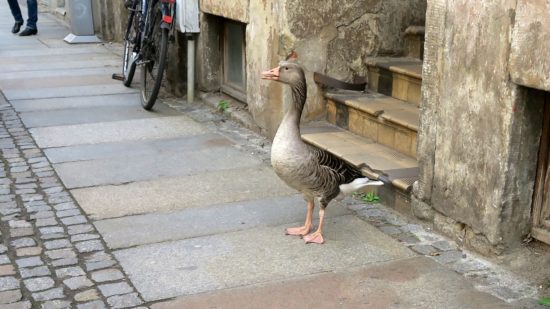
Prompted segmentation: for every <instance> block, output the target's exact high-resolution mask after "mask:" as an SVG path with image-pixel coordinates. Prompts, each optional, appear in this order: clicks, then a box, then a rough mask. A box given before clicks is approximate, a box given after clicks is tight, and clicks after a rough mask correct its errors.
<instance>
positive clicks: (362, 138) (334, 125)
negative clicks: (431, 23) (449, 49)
mask: <svg viewBox="0 0 550 309" xmlns="http://www.w3.org/2000/svg"><path fill="white" fill-rule="evenodd" d="M405 37H406V40H405V42H406V48H405V50H406V55H407V57H392V58H390V57H381V58H380V57H379V58H370V59H368V61H367V66H368V90H367V91H365V92H359V91H344V90H334V91H333V90H330V91H327V92H325V98H326V102H327V122H325V123H316V124H312V125H310V126H307V127H306V128H304V129H303V130H302V138H303V139H304V140H305V141H306V142H308V143H310V144H312V145H314V146H316V147H319V148H322V149H325V150H327V151H329V152H331V153H333V154H335V155H336V156H338V157H340V158H342V159H344V160H346V161H347V162H349V163H351V164H353V165H354V166H356V167H357V168H358V169H359V170H361V171H362V173H363V174H364V175H365V176H368V177H372V178H377V177H378V176H379V175H384V176H387V177H389V178H390V180H391V182H392V186H384V187H383V188H381V189H380V190H379V195H381V196H382V199H383V200H384V202H385V203H387V204H389V205H390V206H394V207H396V208H404V209H403V210H405V209H408V205H409V203H410V191H411V189H412V184H413V183H414V181H416V180H417V178H418V163H417V160H416V141H417V132H418V125H419V106H420V95H421V93H420V88H421V84H422V56H423V42H424V32H423V27H409V28H408V29H407V31H406V33H405Z"/></svg>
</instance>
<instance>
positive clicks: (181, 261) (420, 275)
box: [0, 2, 536, 308]
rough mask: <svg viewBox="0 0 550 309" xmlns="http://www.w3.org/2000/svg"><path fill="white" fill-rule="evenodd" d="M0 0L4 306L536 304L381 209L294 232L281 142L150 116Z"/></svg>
mask: <svg viewBox="0 0 550 309" xmlns="http://www.w3.org/2000/svg"><path fill="white" fill-rule="evenodd" d="M11 25H12V19H11V17H10V15H9V10H8V8H7V4H6V3H5V2H0V29H5V30H6V31H4V32H0V42H2V44H1V45H0V67H1V69H0V90H1V95H0V123H1V126H0V154H1V156H0V164H1V165H2V168H0V233H1V234H0V240H1V242H0V307H1V308H31V307H32V308H105V307H113V308H124V307H137V306H141V307H152V308H208V307H216V308H310V307H318V308H329V307H330V308H333V307H335V306H339V307H342V308H388V307H391V308H501V307H502V308H504V307H518V308H525V307H527V308H535V307H536V304H535V303H534V299H533V298H532V297H533V296H534V295H535V293H536V289H534V288H533V287H532V286H531V285H530V284H529V283H528V282H524V281H522V280H520V279H519V278H517V277H515V276H513V275H510V274H509V273H507V272H505V271H503V270H501V269H500V268H498V267H495V266H494V265H493V264H491V263H490V262H488V261H486V260H483V259H481V258H479V257H476V256H475V255H473V254H471V253H469V252H466V251H462V250H460V249H459V248H458V247H457V246H456V245H455V244H453V243H452V242H449V241H448V240H446V239H445V238H443V237H440V236H438V235H436V234H433V233H431V232H430V231H429V230H426V229H424V228H423V227H422V226H420V225H417V224H413V223H410V222H407V220H406V219H404V218H403V217H401V216H399V215H398V214H395V213H393V212H392V211H391V210H388V209H386V208H384V207H383V205H370V204H365V203H363V202H361V201H358V200H355V199H353V198H347V199H346V200H344V201H343V202H341V203H338V202H334V203H333V204H332V205H331V206H330V207H329V210H328V211H327V225H326V231H325V238H326V240H327V242H326V244H325V245H323V246H316V245H305V244H304V243H303V241H302V240H301V239H299V238H294V237H289V236H285V235H284V229H285V228H286V227H288V226H291V225H296V224H300V223H301V221H302V220H303V218H304V217H305V203H304V201H303V200H302V199H301V197H300V196H298V195H297V194H296V193H295V192H293V191H292V190H290V189H288V188H287V187H286V186H285V185H284V184H283V183H282V182H281V181H280V180H279V179H278V178H277V177H276V175H275V174H274V173H273V171H272V170H271V168H270V166H269V141H267V140H266V139H264V138H262V137H260V136H258V135H256V134H254V133H252V132H250V131H248V130H246V129H244V128H242V127H239V126H238V125H236V124H235V123H233V122H231V121H229V120H228V119H225V117H224V116H222V115H220V114H219V113H216V112H215V111H213V110H211V109H209V108H208V107H206V106H204V105H201V104H187V103H185V102H183V101H182V100H175V99H169V98H166V99H164V100H162V102H159V103H158V105H157V106H155V109H154V111H153V112H146V111H144V110H142V109H141V107H140V105H139V98H138V97H137V90H136V88H137V87H134V88H126V87H123V86H122V85H121V83H120V82H117V81H113V80H112V79H110V75H111V74H112V73H113V72H118V71H119V70H120V69H119V66H120V59H119V57H118V56H117V55H115V54H113V53H112V52H111V51H110V50H112V48H106V47H105V46H102V45H101V44H99V45H96V44H94V45H77V46H71V45H68V44H66V43H64V42H63V41H62V39H63V37H64V36H65V35H66V34H67V33H68V30H67V29H66V28H65V27H64V26H63V25H62V24H60V23H59V22H58V21H57V20H56V19H55V18H53V17H51V16H49V15H47V14H42V15H41V16H40V21H39V34H38V36H33V37H28V38H21V37H18V36H13V35H12V34H11V33H9V31H8V30H9V29H10V28H11Z"/></svg>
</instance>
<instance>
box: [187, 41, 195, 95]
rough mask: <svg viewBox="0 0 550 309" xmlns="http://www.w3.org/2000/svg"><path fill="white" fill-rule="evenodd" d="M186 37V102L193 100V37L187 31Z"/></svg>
mask: <svg viewBox="0 0 550 309" xmlns="http://www.w3.org/2000/svg"><path fill="white" fill-rule="evenodd" d="M186 37H187V102H189V103H192V102H193V101H195V38H194V36H193V34H191V33H188V34H187V35H186Z"/></svg>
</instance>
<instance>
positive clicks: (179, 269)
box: [114, 216, 414, 301]
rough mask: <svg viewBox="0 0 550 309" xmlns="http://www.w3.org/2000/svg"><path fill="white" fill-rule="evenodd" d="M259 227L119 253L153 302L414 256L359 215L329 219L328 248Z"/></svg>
mask: <svg viewBox="0 0 550 309" xmlns="http://www.w3.org/2000/svg"><path fill="white" fill-rule="evenodd" d="M284 228H285V226H277V227H258V228H255V229H248V230H246V231H239V232H235V233H226V234H217V235H212V236H206V237H198V238H193V239H186V240H181V241H177V242H168V243H160V244H152V245H146V246H139V247H136V248H132V249H124V250H118V251H115V253H114V254H115V256H116V257H117V259H118V260H119V261H120V263H121V265H122V267H123V268H124V270H125V271H126V273H127V274H128V275H129V276H130V278H131V280H132V282H133V283H134V284H135V286H136V288H137V289H138V291H139V292H140V293H141V294H142V295H143V297H144V298H145V299H146V300H147V301H151V300H158V299H164V298H169V297H174V296H178V295H187V294H196V293H201V292H207V291H212V290H218V289H225V288H232V287H238V286H243V285H250V284H257V283H263V282H267V281H274V280H283V279H290V278H293V277H296V276H304V275H310V274H317V273H322V272H326V271H334V270H342V269H346V268H349V267H354V266H361V265H364V264H366V263H375V262H381V261H387V260H393V259H401V258H407V257H411V256H413V255H414V253H412V252H411V251H410V250H408V249H406V248H404V247H403V246H401V245H400V244H399V243H397V242H396V241H395V240H393V239H391V238H389V237H388V236H386V235H383V234H382V233H380V232H378V231H377V230H376V229H375V228H373V227H372V226H370V225H368V224H366V223H365V222H363V221H361V220H360V219H357V218H355V217H354V216H342V217H335V218H331V219H330V220H327V222H326V230H325V236H326V237H325V238H326V243H325V245H323V246H312V245H306V244H305V243H304V241H303V240H302V239H300V238H299V237H294V236H286V235H284Z"/></svg>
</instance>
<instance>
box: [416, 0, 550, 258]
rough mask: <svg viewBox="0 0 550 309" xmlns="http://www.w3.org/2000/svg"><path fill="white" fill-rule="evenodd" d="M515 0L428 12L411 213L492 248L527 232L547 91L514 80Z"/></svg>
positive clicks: (443, 1) (437, 3)
mask: <svg viewBox="0 0 550 309" xmlns="http://www.w3.org/2000/svg"><path fill="white" fill-rule="evenodd" d="M543 2H544V1H543ZM516 4H517V1H516V0H498V1H481V2H472V1H467V0H458V1H454V0H453V1H450V0H431V1H429V4H428V11H427V22H426V45H425V56H424V72H423V91H422V94H423V102H422V106H421V126H420V132H419V143H418V158H419V166H420V170H421V172H420V181H419V182H418V183H417V184H416V185H415V188H414V197H415V198H414V200H413V212H414V213H415V214H416V215H418V216H419V217H422V218H424V219H429V220H433V221H434V224H435V226H436V227H437V228H438V229H439V230H441V231H443V232H445V233H447V234H448V235H449V236H452V237H454V238H455V239H457V240H459V241H462V242H464V243H465V244H466V245H467V246H469V247H473V248H474V249H476V250H478V251H481V252H484V253H487V254H490V253H500V252H503V251H504V250H506V249H507V248H509V247H513V246H515V245H517V244H519V243H520V241H521V240H522V238H523V237H524V236H525V235H527V234H528V233H529V228H530V216H531V200H532V194H533V186H534V179H535V169H536V163H537V151H538V146H539V138H540V134H541V127H542V109H543V106H544V105H543V104H544V103H543V95H541V93H539V92H537V91H535V90H529V89H528V88H525V87H521V86H519V85H517V84H515V83H514V82H513V81H512V80H511V79H510V55H511V53H510V51H511V41H512V34H513V29H514V25H515V22H516ZM546 29H548V28H546ZM546 31H548V30H546ZM529 48H530V46H525V50H524V51H522V53H524V52H528V49H529Z"/></svg>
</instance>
